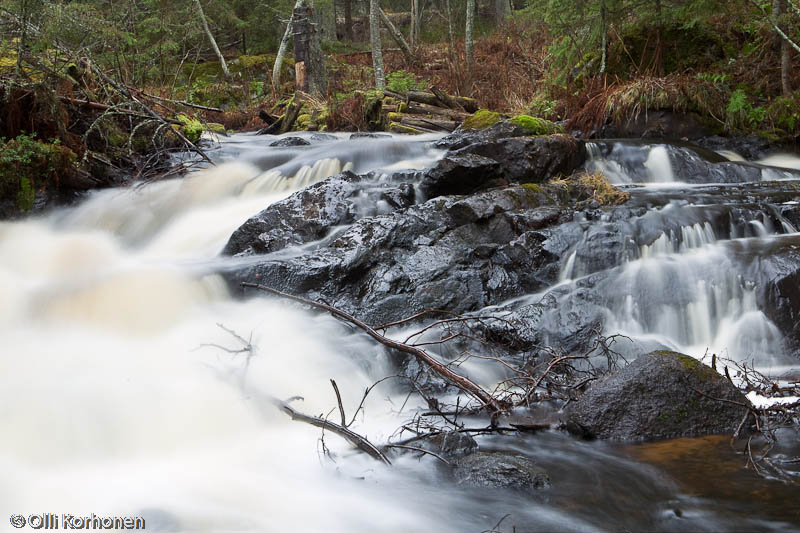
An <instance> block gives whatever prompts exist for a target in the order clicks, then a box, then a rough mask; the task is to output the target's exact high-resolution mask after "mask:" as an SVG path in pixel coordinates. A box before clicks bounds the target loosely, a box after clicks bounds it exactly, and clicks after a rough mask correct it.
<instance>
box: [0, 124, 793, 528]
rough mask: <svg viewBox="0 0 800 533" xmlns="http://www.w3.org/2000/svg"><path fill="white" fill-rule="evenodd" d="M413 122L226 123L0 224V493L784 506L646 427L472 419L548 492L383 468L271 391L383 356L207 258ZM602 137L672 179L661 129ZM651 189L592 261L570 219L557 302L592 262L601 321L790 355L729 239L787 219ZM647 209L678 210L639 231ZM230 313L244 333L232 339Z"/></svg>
mask: <svg viewBox="0 0 800 533" xmlns="http://www.w3.org/2000/svg"><path fill="white" fill-rule="evenodd" d="M428 140H430V139H426V138H419V137H418V138H410V139H409V138H400V137H393V138H388V139H384V138H381V139H369V138H366V139H364V138H362V139H357V140H348V139H346V138H344V137H341V136H340V137H337V138H335V139H329V138H328V139H324V140H315V141H313V142H312V145H311V146H302V147H292V148H269V147H267V145H266V144H267V142H266V140H265V139H264V138H259V137H254V136H250V135H234V136H233V137H231V138H229V139H222V141H221V144H220V145H219V147H218V148H217V149H216V150H214V151H213V152H212V153H213V157H214V158H215V159H216V160H217V161H218V162H220V163H221V164H220V165H219V166H217V167H214V168H212V169H205V170H201V171H198V172H196V173H194V174H191V175H190V176H188V177H186V178H184V179H173V180H165V181H162V182H156V183H149V184H141V185H138V186H136V187H131V188H129V189H117V190H105V191H98V192H95V193H93V194H92V195H91V196H90V197H89V198H87V199H86V200H85V201H84V202H82V203H81V204H79V205H76V206H74V207H71V208H67V209H62V210H58V211H55V212H52V213H50V214H48V215H46V216H41V217H37V218H30V219H26V220H22V221H17V222H4V223H0V294H2V297H1V298H0V338H2V343H3V350H2V356H0V375H2V378H0V379H2V382H0V427H2V429H3V436H4V438H3V439H2V443H0V471H2V472H3V474H4V475H3V480H2V481H0V514H2V515H4V516H9V515H12V514H22V515H24V516H26V517H27V516H28V515H30V514H43V513H57V514H62V513H72V514H76V515H91V514H92V513H95V514H97V515H111V516H142V517H144V518H145V520H146V521H147V530H148V531H192V532H195V531H196V532H204V531H208V532H218V531H275V532H277V531H308V532H313V531H329V532H354V531H388V532H395V531H396V532H401V531H438V532H465V531H474V532H479V531H484V530H489V529H491V528H492V526H494V525H495V524H497V523H498V522H499V521H500V520H501V519H502V518H503V517H504V515H506V514H509V513H510V514H511V515H512V516H511V517H510V518H509V519H508V520H506V521H505V522H504V523H503V526H502V528H501V529H502V530H508V531H510V530H511V524H512V523H513V524H515V525H516V526H517V531H553V530H560V531H603V530H623V529H626V530H644V529H647V530H675V531H698V530H704V531H715V530H722V529H729V530H732V529H748V530H784V529H786V528H792V527H798V526H799V525H800V519H798V517H797V515H796V513H794V514H792V511H791V509H787V507H790V506H791V505H792V504H790V503H787V502H789V501H793V500H792V499H791V497H790V495H787V493H785V492H784V491H782V489H781V488H780V487H778V488H777V489H775V488H773V486H772V485H769V482H766V481H763V480H761V479H760V478H757V477H755V476H753V475H743V474H740V472H739V470H737V469H734V470H735V472H736V474H735V475H730V476H728V477H725V476H723V475H722V474H720V473H716V475H717V476H718V477H719V479H717V480H715V482H719V483H729V484H731V485H732V486H735V487H736V488H737V489H738V491H735V492H736V494H735V495H731V493H729V492H725V493H722V494H720V493H716V492H713V491H709V490H707V489H706V488H704V487H703V486H702V483H699V482H697V480H694V481H692V480H689V481H687V479H686V478H687V475H688V474H687V470H686V467H685V465H684V466H682V465H681V464H680V463H679V462H676V461H675V460H674V458H673V456H671V455H670V453H671V452H669V451H666V452H665V451H664V450H662V449H661V448H658V447H650V448H648V447H644V448H637V447H630V446H621V445H617V444H611V443H596V442H595V443H590V442H579V441H576V440H574V439H572V438H571V437H568V436H566V435H563V434H561V433H558V432H555V431H553V432H545V433H543V434H541V435H538V436H534V437H525V438H523V437H519V438H516V437H515V438H513V439H512V440H501V439H498V438H487V439H484V440H481V441H480V442H481V445H482V446H485V447H488V448H491V447H493V446H496V447H501V448H503V449H511V450H517V451H521V452H524V453H528V454H530V455H531V456H533V457H534V458H535V459H536V460H537V462H538V463H540V464H541V465H542V466H544V467H545V468H546V469H547V470H548V471H549V472H550V473H551V475H552V477H553V480H554V481H553V488H552V490H550V491H547V492H543V493H539V494H536V495H528V496H524V497H523V496H521V495H518V494H509V493H503V492H500V491H495V492H490V491H489V492H487V491H478V490H471V489H465V488H459V487H456V486H454V485H453V484H452V483H451V482H450V481H449V480H448V479H447V476H446V475H445V474H444V472H443V471H442V470H440V469H439V468H438V465H437V464H435V462H434V461H432V460H431V459H430V458H429V457H426V458H423V459H422V460H418V459H417V458H413V457H412V456H410V455H406V456H400V457H397V458H396V459H395V460H394V465H393V467H391V468H388V467H384V466H381V465H378V464H376V463H375V462H373V461H372V460H370V459H369V458H367V457H365V456H364V455H362V454H358V453H355V452H353V451H352V450H351V449H350V448H349V447H348V446H347V445H346V444H343V443H342V442H341V441H340V440H339V439H338V438H337V437H336V436H334V435H330V434H324V435H323V434H321V432H320V431H319V430H318V429H316V428H312V427H310V426H306V425H303V424H300V423H296V422H293V421H291V420H290V419H289V418H288V417H286V416H285V415H284V414H282V413H280V412H278V411H277V410H275V409H274V408H273V407H272V406H271V405H270V404H269V403H268V401H266V398H267V397H268V396H275V397H279V398H289V397H293V396H302V397H303V400H302V401H297V402H295V404H294V405H295V407H297V408H298V409H300V410H302V411H303V412H306V413H309V414H319V413H322V414H323V415H327V414H331V416H334V417H336V416H337V413H335V411H332V408H334V407H335V405H336V401H335V396H334V394H333V390H332V389H331V386H330V382H329V380H330V379H335V380H336V382H337V384H338V387H339V389H340V390H341V391H342V395H343V403H344V406H345V409H346V410H347V412H348V416H352V414H353V411H354V410H355V408H356V406H357V405H358V402H359V400H360V398H361V395H362V393H363V391H364V389H365V388H366V387H368V386H370V385H371V384H373V383H374V382H376V381H378V380H380V379H381V378H383V377H385V376H387V375H389V374H391V373H392V370H391V368H390V366H389V364H388V360H387V356H386V354H385V353H384V352H383V350H382V349H380V348H379V347H377V346H376V345H375V344H374V343H372V342H370V341H368V340H367V339H365V338H364V337H363V336H361V335H357V334H355V333H354V332H353V331H352V330H350V329H348V328H347V327H345V326H343V325H342V324H341V323H339V322H337V321H335V320H333V319H331V318H329V317H327V316H323V315H318V314H312V313H310V312H306V311H303V310H302V309H300V308H298V307H296V306H294V305H290V304H286V303H282V302H279V301H275V300H273V299H269V298H266V297H263V298H252V299H249V300H245V301H241V300H237V299H234V298H232V297H231V296H230V294H229V293H228V289H227V288H226V285H225V283H224V282H223V281H222V279H221V278H220V277H219V276H218V275H217V274H216V272H217V271H219V269H221V268H225V265H226V263H227V262H231V261H236V259H221V258H218V254H219V252H220V250H221V249H222V248H223V246H224V245H225V243H226V241H227V239H228V238H229V236H230V235H231V233H232V232H233V230H234V229H236V228H237V227H238V226H239V225H241V224H242V223H243V222H244V221H245V220H246V219H247V218H248V217H250V216H251V215H253V214H254V213H255V212H257V211H259V210H261V209H263V208H264V207H265V206H266V205H268V204H270V203H271V202H274V201H276V200H279V199H282V198H285V197H286V196H288V195H289V194H291V193H292V192H293V191H295V190H298V189H299V188H302V187H304V186H306V185H308V184H311V183H314V182H316V181H318V180H321V179H324V178H325V177H327V176H330V175H333V174H335V173H338V172H339V171H341V170H343V169H352V170H354V171H355V172H359V173H363V172H368V171H372V170H377V171H385V172H390V171H392V170H397V169H406V168H425V167H428V166H430V165H432V164H433V163H434V162H435V161H436V160H437V159H438V158H439V157H441V155H442V153H441V152H440V151H436V150H433V149H430V148H429V147H428V145H427V143H426V141H428ZM614 149H615V150H617V151H618V153H622V154H623V157H621V158H620V157H617V158H616V159H614V158H613V157H606V156H603V155H601V154H600V153H599V151H597V150H596V151H595V152H593V159H592V161H591V162H590V164H593V165H595V167H596V168H600V169H602V170H603V171H605V172H607V173H608V174H609V175H611V176H616V177H617V178H618V181H619V182H620V183H631V182H635V181H636V180H635V179H632V178H631V176H630V174H627V173H626V170H625V167H626V165H630V164H631V161H634V160H636V161H639V162H641V163H643V168H644V175H645V176H646V179H645V180H643V181H645V182H657V183H664V182H669V183H671V184H672V188H671V189H668V191H673V190H674V187H675V183H676V182H679V181H681V176H680V175H676V173H675V172H673V170H672V168H671V166H670V160H669V156H668V150H667V148H665V147H664V146H656V147H647V146H644V147H642V146H637V147H635V148H633V149H629V150H628V151H626V149H625V148H614ZM787 159H788V160H787ZM780 162H781V165H780V166H781V167H790V168H791V166H792V165H796V164H797V160H796V159H792V158H787V157H784V158H782V159H781V160H780ZM764 163H765V164H770V162H764ZM765 168H766V167H765ZM795 168H796V167H795ZM775 172H782V171H775ZM651 187H652V186H651ZM644 189H647V187H645V188H644ZM632 191H633V192H634V196H636V194H637V193H636V187H633V188H632ZM653 191H660V190H659V189H657V186H656V188H655V189H654V188H651V189H648V190H647V191H645V193H642V194H641V195H640V196H639V198H640V200H641V201H642V202H643V205H649V206H650V205H652V203H649V202H648V201H647V200H646V199H644V198H646V196H647V194H658V195H659V197H660V198H661V199H662V200H661V202H660V204H659V205H657V206H654V207H652V208H650V207H648V209H647V211H646V213H643V214H642V215H641V216H640V217H639V219H638V222H637V224H638V225H635V227H634V228H633V229H635V230H636V231H635V232H634V231H633V230H632V233H631V234H630V237H629V238H630V242H629V246H627V248H626V253H625V255H624V257H623V258H622V259H621V260H620V261H619V262H618V264H614V265H611V266H598V265H594V264H592V262H591V261H587V260H586V257H587V253H584V250H582V248H581V246H584V245H587V246H588V244H587V243H590V242H591V239H590V238H589V237H590V233H591V231H592V228H596V227H597V225H601V224H603V223H604V221H599V222H598V223H597V224H594V223H589V222H586V224H585V227H584V231H585V238H583V239H582V240H581V241H580V242H579V243H577V244H576V246H575V248H574V250H573V251H572V252H571V253H570V254H568V256H566V257H565V260H564V263H563V265H562V272H561V275H560V280H561V281H560V282H559V284H558V285H557V286H556V287H555V288H553V289H552V290H553V291H555V292H556V294H558V298H559V299H561V301H562V302H563V306H569V305H572V304H574V303H575V302H572V300H573V299H575V298H577V292H576V288H577V286H578V284H579V282H580V280H581V279H583V278H585V277H587V276H590V275H591V274H593V273H596V272H599V271H603V272H607V273H609V277H608V278H607V281H606V282H605V283H606V284H607V289H606V290H604V292H603V294H605V295H607V299H606V300H605V303H604V304H603V309H602V314H603V315H604V316H605V317H606V320H605V326H604V327H605V330H606V332H607V333H624V334H625V335H628V336H630V337H631V338H632V339H634V340H635V341H636V342H637V343H640V344H641V345H648V344H653V345H666V346H670V347H674V348H677V349H680V350H683V351H686V352H688V353H691V354H693V355H696V356H702V355H703V354H704V352H705V350H714V351H717V352H722V351H725V350H727V352H728V354H729V355H730V356H731V357H733V358H739V359H746V358H750V357H753V355H754V354H760V355H758V356H757V357H758V359H757V363H758V364H759V365H761V366H762V367H772V366H776V365H784V366H785V365H786V364H787V362H788V361H790V360H789V359H787V356H786V355H785V354H784V353H783V352H782V348H781V338H780V333H779V332H778V331H777V329H776V327H775V325H774V324H773V323H772V322H771V321H770V320H769V319H768V318H767V317H766V316H765V315H764V313H763V312H762V310H760V308H759V305H758V302H757V301H756V298H755V296H754V286H753V284H752V282H749V281H748V280H747V279H746V272H745V270H744V268H743V267H742V265H741V264H740V262H737V260H736V258H735V257H734V256H733V254H732V248H731V247H732V246H735V245H737V244H738V245H739V246H740V247H741V246H748V245H750V244H752V243H753V241H757V240H759V239H760V240H774V239H780V238H787V237H788V238H791V237H792V235H793V234H795V231H796V230H795V227H794V226H793V225H792V223H791V222H790V221H789V220H780V217H777V216H771V217H761V218H760V219H757V218H750V217H749V214H742V216H741V217H739V218H736V217H731V218H730V219H729V225H728V226H727V227H725V228H722V229H720V227H719V225H718V224H716V222H714V220H712V219H711V218H710V217H709V216H706V215H707V214H708V213H710V212H712V211H713V209H710V210H707V209H706V206H705V205H704V204H702V203H698V204H692V203H691V202H690V201H689V202H687V201H678V200H676V201H672V200H670V199H666V200H665V199H664V198H665V197H666V196H669V194H675V193H674V192H673V193H669V192H655V193H654V192H653ZM634 201H636V198H634ZM654 218H658V219H659V220H661V221H662V222H663V221H664V220H665V219H666V220H668V224H667V226H670V227H671V228H672V229H671V230H669V231H665V232H663V233H660V234H658V235H649V234H647V230H648V228H650V227H651V226H650V224H649V221H650V220H651V219H654ZM662 225H663V224H662ZM541 297H542V295H531V296H530V298H532V299H533V298H541ZM575 305H577V304H575ZM554 321H555V322H554V323H557V320H556V319H555V318H554ZM228 330H230V331H233V332H235V333H236V334H237V335H238V336H240V337H241V338H242V339H244V340H246V341H248V342H250V343H252V345H253V346H254V347H255V348H254V351H253V352H252V354H251V356H250V357H248V355H247V354H245V353H241V352H237V351H238V350H240V349H241V348H242V344H241V343H239V341H238V340H237V339H236V338H235V337H234V336H233V335H232V334H231V333H230V332H229V331H228ZM496 377H497V376H493V375H491V374H486V375H483V376H481V379H482V380H484V381H486V382H488V383H491V381H492V380H493V379H496ZM405 396H406V395H405V394H401V393H399V392H397V391H396V390H394V389H393V387H392V384H391V382H386V383H385V384H382V385H381V386H379V387H378V389H376V391H375V392H373V393H372V394H371V395H370V396H369V398H368V399H367V401H366V404H365V409H364V413H363V415H359V416H358V417H357V422H356V424H355V426H354V429H355V430H356V431H358V432H360V433H362V434H363V435H365V436H367V437H368V438H370V439H371V440H372V441H373V442H377V443H381V442H386V441H387V440H388V438H389V437H390V436H391V435H392V434H393V433H394V432H395V431H396V429H397V428H398V427H399V426H400V425H401V424H402V423H403V422H404V421H405V420H407V419H409V418H410V417H411V414H412V412H413V410H414V409H415V408H417V407H420V404H419V403H417V402H419V401H418V400H415V399H414V398H412V399H410V400H408V399H407V398H406V397H405ZM476 423H477V422H476ZM692 449H694V448H692ZM632 450H633V451H632ZM696 454H713V455H714V456H718V455H720V454H724V451H723V452H720V451H719V450H718V447H717V448H714V447H713V446H711V445H709V446H706V447H705V448H703V449H701V450H700V451H696ZM328 455H330V457H328ZM654 457H655V458H654ZM665 457H666V458H665ZM692 457H695V458H696V457H697V455H694V456H692ZM670 461H671V462H670ZM731 462H734V461H733V460H731ZM765 491H766V492H767V493H768V496H766V497H765V496H763V494H764V492H765ZM767 500H768V501H769V502H771V506H770V507H769V508H768V509H767V508H761V507H759V502H760V501H767ZM775 509H777V511H776V510H775ZM781 509H782V511H781ZM3 519H4V520H5V518H3ZM3 523H5V522H3ZM6 524H7V523H6ZM4 527H8V526H4ZM503 528H505V529H503ZM9 529H10V528H9Z"/></svg>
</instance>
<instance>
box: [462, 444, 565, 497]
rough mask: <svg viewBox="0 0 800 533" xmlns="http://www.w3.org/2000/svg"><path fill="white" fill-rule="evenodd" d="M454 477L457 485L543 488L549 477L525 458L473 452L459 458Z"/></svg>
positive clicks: (516, 455) (545, 486)
mask: <svg viewBox="0 0 800 533" xmlns="http://www.w3.org/2000/svg"><path fill="white" fill-rule="evenodd" d="M453 476H454V478H455V480H456V483H458V484H459V485H467V486H472V487H480V488H509V489H520V490H522V489H546V488H548V487H549V486H550V476H549V475H548V474H547V472H545V471H544V470H543V469H542V468H540V467H539V466H537V465H536V463H535V462H534V461H533V460H531V459H529V458H528V457H526V456H524V455H519V454H511V453H503V452H476V453H473V454H470V455H467V456H465V457H462V458H460V459H458V461H457V462H456V464H455V468H454V469H453Z"/></svg>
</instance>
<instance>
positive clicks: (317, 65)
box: [292, 0, 328, 97]
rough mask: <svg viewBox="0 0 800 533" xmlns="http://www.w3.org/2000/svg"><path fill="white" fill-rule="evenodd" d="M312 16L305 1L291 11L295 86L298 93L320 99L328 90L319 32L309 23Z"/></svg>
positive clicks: (302, 0)
mask: <svg viewBox="0 0 800 533" xmlns="http://www.w3.org/2000/svg"><path fill="white" fill-rule="evenodd" d="M313 15H314V13H313V10H312V9H311V8H310V7H308V5H307V4H306V3H305V0H298V2H297V4H296V5H295V8H294V10H293V11H292V36H293V37H294V70H295V86H296V87H297V90H298V91H303V92H306V93H310V94H313V95H314V96H317V97H321V96H324V95H325V93H326V92H327V90H328V78H327V75H326V73H325V62H324V58H323V57H322V49H321V48H320V42H319V41H320V32H318V31H317V28H316V25H315V24H313V23H312V22H311V21H312V17H313Z"/></svg>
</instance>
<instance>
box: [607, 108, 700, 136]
mask: <svg viewBox="0 0 800 533" xmlns="http://www.w3.org/2000/svg"><path fill="white" fill-rule="evenodd" d="M593 133H594V134H593V135H592V136H594V137H618V138H627V137H639V138H643V139H673V140H678V139H684V138H686V139H697V138H699V137H703V136H704V135H708V133H709V132H708V130H707V128H706V127H705V126H704V125H703V120H702V119H701V118H700V117H699V116H698V115H697V114H696V113H682V112H675V111H668V110H663V109H649V110H648V111H647V112H646V113H638V114H637V115H636V117H635V118H633V119H631V120H626V121H625V122H623V123H620V124H617V123H609V124H606V125H604V126H603V127H602V128H601V129H600V131H596V132H593Z"/></svg>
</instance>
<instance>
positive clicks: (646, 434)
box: [567, 351, 750, 440]
mask: <svg viewBox="0 0 800 533" xmlns="http://www.w3.org/2000/svg"><path fill="white" fill-rule="evenodd" d="M749 405H750V404H749V401H748V400H747V398H745V397H744V395H743V394H742V393H741V392H740V391H739V390H738V389H737V388H736V387H735V386H733V384H731V383H730V382H729V381H728V380H727V379H725V378H724V377H722V376H721V375H719V374H718V373H717V372H716V371H714V370H713V369H711V368H710V367H708V366H706V365H704V364H703V363H701V362H699V361H698V360H696V359H694V358H692V357H689V356H688V355H683V354H678V353H675V352H668V351H658V352H651V353H649V354H646V355H641V356H639V357H638V358H637V359H636V360H635V361H633V362H632V363H631V364H629V365H627V366H626V367H625V368H623V369H622V370H620V371H618V372H615V373H613V374H610V375H608V376H606V377H604V378H602V379H600V380H598V381H596V382H594V383H593V384H592V385H591V386H590V387H589V389H588V390H587V391H586V392H585V393H584V394H583V395H582V396H581V397H580V399H579V400H578V401H577V402H575V403H573V404H571V405H570V406H569V408H568V413H567V427H568V429H569V430H570V431H571V432H573V433H575V434H578V435H581V436H583V437H588V438H602V439H621V440H659V439H668V438H674V437H690V436H702V435H713V434H733V432H734V431H736V429H737V427H738V426H739V424H740V423H741V421H742V418H743V416H744V415H745V413H746V412H747V406H749Z"/></svg>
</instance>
